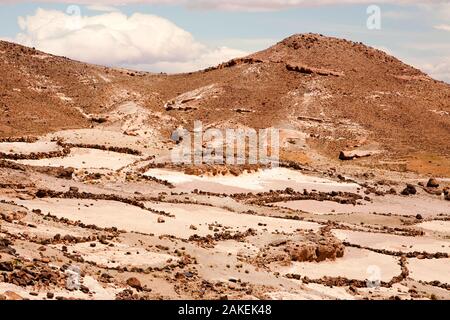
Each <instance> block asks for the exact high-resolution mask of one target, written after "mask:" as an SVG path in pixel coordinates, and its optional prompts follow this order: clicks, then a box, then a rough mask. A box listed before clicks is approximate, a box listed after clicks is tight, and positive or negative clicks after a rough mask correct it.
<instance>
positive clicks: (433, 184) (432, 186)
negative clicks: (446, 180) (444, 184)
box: [427, 178, 439, 188]
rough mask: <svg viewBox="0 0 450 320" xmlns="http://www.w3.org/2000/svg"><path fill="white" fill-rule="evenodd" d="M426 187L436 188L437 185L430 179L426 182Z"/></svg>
mask: <svg viewBox="0 0 450 320" xmlns="http://www.w3.org/2000/svg"><path fill="white" fill-rule="evenodd" d="M427 187H428V188H438V187H439V183H438V181H437V180H436V179H435V178H430V180H428V183H427Z"/></svg>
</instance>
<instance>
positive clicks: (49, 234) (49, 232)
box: [2, 223, 89, 238]
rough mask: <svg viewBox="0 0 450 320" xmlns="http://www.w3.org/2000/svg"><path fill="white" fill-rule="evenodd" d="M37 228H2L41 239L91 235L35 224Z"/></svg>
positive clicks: (14, 226) (3, 226)
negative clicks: (58, 235) (58, 236)
mask: <svg viewBox="0 0 450 320" xmlns="http://www.w3.org/2000/svg"><path fill="white" fill-rule="evenodd" d="M35 226H36V227H35V228H30V227H28V226H22V225H20V224H11V223H5V224H3V225H2V228H3V229H4V230H6V231H8V232H10V233H13V234H22V235H29V236H37V237H41V238H53V237H54V236H55V235H56V234H60V235H62V236H65V235H71V236H73V237H81V236H86V235H89V233H87V232H86V233H82V232H80V231H75V230H73V229H70V228H59V227H54V226H48V225H43V224H40V223H38V224H35Z"/></svg>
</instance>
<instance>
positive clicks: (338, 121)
mask: <svg viewBox="0 0 450 320" xmlns="http://www.w3.org/2000/svg"><path fill="white" fill-rule="evenodd" d="M0 74H1V77H0V112H1V113H2V115H1V120H0V300H2V299H11V300H14V299H450V138H449V137H450V85H449V84H447V83H444V82H441V81H436V80H434V79H432V78H430V77H429V76H427V75H426V74H424V73H422V72H421V71H420V70H417V69H415V68H413V67H411V66H408V65H406V64H404V63H402V62H401V61H399V60H397V59H396V58H394V57H392V56H389V55H387V54H386V53H384V52H382V51H379V50H376V49H373V48H370V47H367V46H365V45H363V44H362V43H354V42H351V41H347V40H341V39H336V38H330V37H325V36H322V35H318V34H302V35H294V36H292V37H289V38H287V39H285V40H283V41H281V42H279V43H278V44H276V45H274V46H273V47H271V48H269V49H267V50H264V51H261V52H258V53H255V54H252V55H250V56H248V57H244V58H236V59H234V60H231V61H229V62H227V63H224V64H221V65H219V66H215V67H211V68H209V69H206V70H202V71H198V72H194V73H189V74H175V75H169V74H154V73H146V72H137V71H131V70H124V69H115V68H107V67H102V66H96V65H89V64H85V63H81V62H76V61H72V60H69V59H67V58H64V57H57V56H53V55H50V54H47V53H43V52H40V51H37V50H35V49H32V48H27V47H22V46H19V45H16V44H13V43H8V42H0ZM196 120H200V121H202V123H203V125H204V126H205V127H208V128H219V129H229V128H255V129H263V128H275V129H278V130H279V132H280V162H279V165H278V166H275V167H269V166H264V165H250V164H247V165H211V164H200V165H193V164H191V165H188V164H184V165H183V164H174V163H173V162H172V161H171V151H172V150H173V149H174V148H176V147H177V143H178V142H179V141H175V140H174V139H173V135H172V133H173V132H174V131H175V130H179V129H181V128H183V129H187V130H189V131H192V129H193V123H194V121H196Z"/></svg>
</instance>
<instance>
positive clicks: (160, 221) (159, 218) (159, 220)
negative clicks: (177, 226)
mask: <svg viewBox="0 0 450 320" xmlns="http://www.w3.org/2000/svg"><path fill="white" fill-rule="evenodd" d="M164 222H166V221H165V220H164V219H163V218H162V217H158V223H164Z"/></svg>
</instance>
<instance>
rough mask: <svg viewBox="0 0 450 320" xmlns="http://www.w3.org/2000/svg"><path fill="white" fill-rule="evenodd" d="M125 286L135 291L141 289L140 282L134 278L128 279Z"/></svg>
mask: <svg viewBox="0 0 450 320" xmlns="http://www.w3.org/2000/svg"><path fill="white" fill-rule="evenodd" d="M127 285H129V286H130V287H132V288H134V289H137V290H141V289H142V285H141V282H140V281H139V280H138V279H137V278H135V277H131V278H128V280H127Z"/></svg>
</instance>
